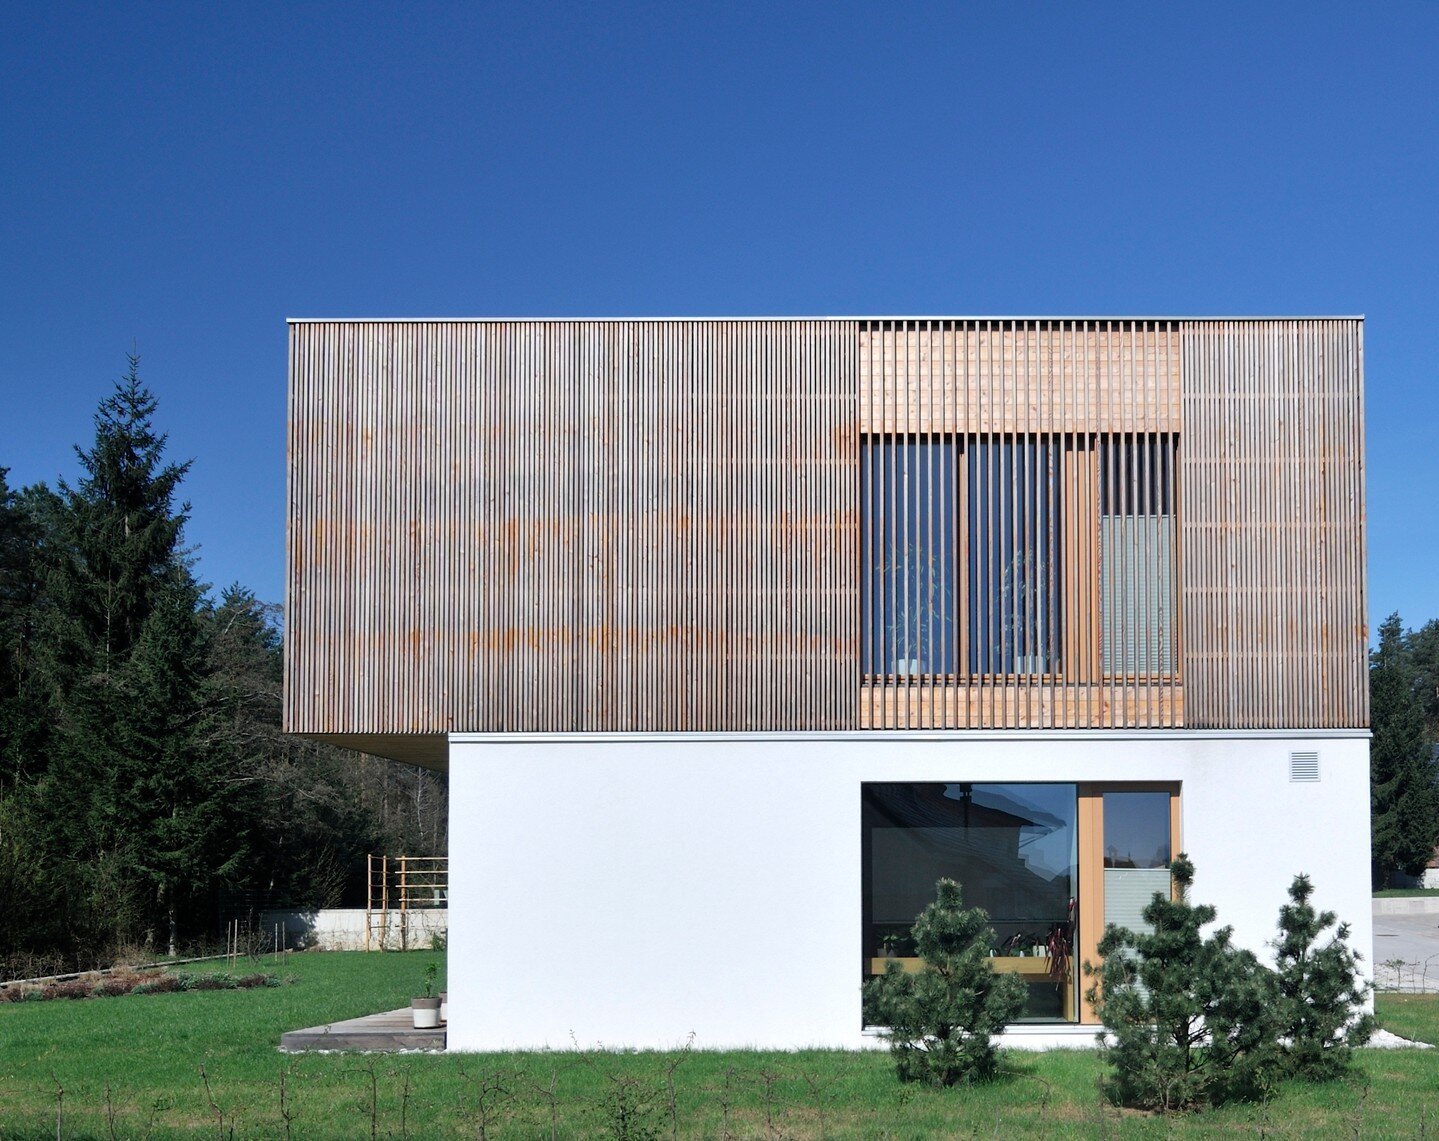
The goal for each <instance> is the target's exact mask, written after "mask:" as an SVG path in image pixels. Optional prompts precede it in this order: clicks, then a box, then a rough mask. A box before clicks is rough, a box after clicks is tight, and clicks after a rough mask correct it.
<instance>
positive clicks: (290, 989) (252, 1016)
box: [0, 952, 1439, 1141]
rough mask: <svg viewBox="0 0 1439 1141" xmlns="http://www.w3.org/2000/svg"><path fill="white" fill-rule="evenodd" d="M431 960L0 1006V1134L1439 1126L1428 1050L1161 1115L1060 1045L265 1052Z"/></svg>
mask: <svg viewBox="0 0 1439 1141" xmlns="http://www.w3.org/2000/svg"><path fill="white" fill-rule="evenodd" d="M434 958H436V956H435V955H433V954H431V953H428V952H411V953H409V954H385V955H379V954H372V955H365V954H360V953H355V954H323V955H320V954H307V955H299V956H294V957H292V958H291V959H289V960H288V961H286V962H285V963H284V964H282V965H281V966H280V967H279V969H278V973H280V974H282V975H293V976H295V979H296V982H295V983H294V984H293V985H290V986H285V987H281V988H278V989H260V990H254V991H205V992H195V993H188V994H170V995H145V996H136V997H126V998H112V999H86V1000H81V1001H58V1002H48V1003H23V1004H5V1005H0V1138H4V1139H7V1141H18V1139H26V1138H42V1137H43V1138H53V1137H55V1136H57V1128H56V1122H57V1113H58V1117H59V1124H60V1129H59V1135H60V1136H62V1137H64V1138H67V1139H70V1141H80V1139H86V1138H97V1139H98V1138H110V1137H116V1138H130V1137H140V1138H146V1137H150V1138H156V1139H157V1141H163V1139H167V1138H178V1137H213V1138H227V1137H231V1136H234V1137H237V1138H276V1137H279V1138H283V1137H287V1136H289V1137H294V1138H306V1139H308V1138H351V1137H367V1136H371V1135H374V1136H386V1137H395V1138H406V1137H411V1138H416V1139H419V1138H446V1137H481V1136H483V1137H489V1138H511V1137H514V1138H548V1137H551V1136H552V1135H553V1136H557V1137H566V1138H593V1137H623V1136H629V1137H633V1138H640V1137H661V1138H669V1137H682V1138H716V1139H718V1138H723V1137H732V1138H737V1139H738V1138H746V1139H747V1138H775V1139H778V1138H781V1137H784V1138H795V1139H799V1138H833V1139H835V1141H841V1139H854V1141H859V1139H865V1141H870V1139H879V1138H892V1139H895V1141H900V1139H904V1141H909V1139H922V1138H940V1137H945V1138H948V1137H956V1136H964V1137H969V1136H975V1135H980V1136H985V1137H989V1136H1001V1137H1055V1138H1060V1137H1065V1138H1068V1137H1071V1136H1074V1137H1085V1138H1100V1137H1106V1138H1107V1137H1135V1138H1141V1137H1168V1136H1170V1135H1172V1134H1175V1133H1182V1134H1194V1135H1205V1136H1210V1135H1219V1134H1225V1135H1228V1134H1243V1135H1253V1136H1265V1137H1273V1138H1290V1137H1293V1138H1299V1137H1314V1136H1321V1137H1322V1136H1341V1135H1342V1136H1359V1135H1362V1136H1364V1137H1418V1136H1420V1135H1421V1123H1422V1125H1423V1128H1424V1129H1425V1130H1426V1131H1427V1132H1429V1133H1433V1132H1434V1131H1435V1129H1436V1126H1439V1121H1435V1120H1432V1119H1434V1118H1436V1117H1439V1083H1436V1081H1435V1079H1434V1075H1435V1073H1436V1071H1439V1056H1436V1055H1435V1054H1432V1053H1430V1052H1427V1051H1419V1050H1370V1051H1364V1052H1363V1054H1362V1056H1361V1060H1360V1067H1359V1070H1358V1072H1357V1073H1356V1074H1355V1075H1354V1076H1353V1077H1351V1078H1349V1079H1347V1080H1345V1081H1341V1082H1336V1083H1333V1084H1330V1085H1326V1086H1301V1085H1291V1086H1288V1087H1286V1088H1284V1089H1282V1090H1281V1091H1279V1093H1278V1094H1277V1096H1276V1097H1275V1098H1274V1099H1273V1100H1272V1101H1271V1102H1270V1103H1268V1104H1267V1105H1263V1106H1257V1105H1246V1106H1234V1107H1228V1108H1225V1109H1222V1110H1216V1111H1213V1112H1210V1113H1206V1114H1203V1115H1196V1116H1192V1117H1182V1118H1176V1119H1171V1120H1166V1119H1161V1118H1156V1117H1151V1116H1146V1115H1142V1114H1132V1113H1125V1112H1121V1111H1118V1110H1116V1109H1114V1108H1113V1107H1111V1106H1108V1105H1106V1104H1105V1103H1104V1102H1103V1101H1102V1099H1101V1098H1100V1097H1099V1095H1098V1093H1097V1090H1096V1081H1097V1079H1098V1078H1099V1076H1100V1073H1101V1066H1100V1063H1099V1060H1098V1059H1097V1058H1096V1057H1095V1056H1094V1055H1093V1054H1092V1053H1090V1052H1088V1051H1079V1050H1073V1051H1065V1050H1056V1051H1051V1052H1049V1053H1044V1054H1010V1055H1008V1056H1007V1060H1006V1067H1005V1072H1004V1075H1003V1077H1002V1078H1001V1080H999V1081H997V1082H995V1083H993V1084H991V1085H987V1086H983V1087H980V1088H977V1089H973V1090H964V1091H958V1090H956V1091H948V1092H943V1091H934V1090H928V1089H918V1088H915V1087H912V1086H901V1085H900V1084H899V1083H898V1082H896V1081H895V1079H894V1077H893V1071H892V1069H891V1066H890V1062H889V1059H888V1057H887V1056H886V1055H885V1054H883V1053H881V1052H865V1053H844V1052H839V1051H804V1052H798V1053H772V1052H725V1053H710V1052H704V1051H693V1052H674V1053H668V1054H656V1053H639V1054H634V1053H607V1052H603V1051H597V1050H592V1051H556V1052H535V1053H525V1054H485V1055H451V1056H443V1055H342V1054H327V1055H322V1054H308V1055H283V1054H279V1053H278V1052H277V1051H276V1049H275V1047H276V1044H277V1042H278V1040H279V1036H280V1033H281V1032H282V1031H284V1030H291V1029H295V1028H297V1027H301V1026H309V1025H315V1024H317V1023H321V1022H328V1021H334V1020H336V1019H340V1018H347V1017H352V1016H355V1015H359V1014H365V1013H370V1012H373V1011H376V1010H380V1009H386V1008H393V1007H396V1006H402V1005H404V1004H405V1003H406V1002H407V1001H408V999H409V997H410V995H411V994H412V993H413V992H414V991H415V990H416V989H417V988H418V987H419V986H420V985H421V983H422V980H423V971H424V966H425V964H426V963H427V962H429V961H431V960H432V959H434ZM242 966H243V964H242ZM215 969H220V965H218V964H217V965H216V968H215ZM257 969H260V970H270V969H274V968H273V967H271V966H270V965H269V964H268V963H266V964H262V965H260V966H259V967H258V968H257ZM1379 1013H1380V1017H1381V1020H1382V1021H1383V1022H1384V1024H1385V1025H1386V1026H1388V1027H1390V1028H1391V1029H1393V1030H1394V1031H1395V1032H1396V1033H1399V1034H1402V1035H1404V1036H1406V1037H1414V1038H1420V1039H1423V1040H1425V1041H1430V1042H1439V996H1424V995H1382V996H1380V999H1379ZM202 1069H203V1075H204V1076H203V1077H202V1073H201V1071H202ZM206 1081H208V1083H209V1090H208V1093H207V1090H206ZM282 1088H283V1093H284V1103H283V1106H282V1102H281V1091H282ZM60 1090H63V1095H61V1094H60V1093H59V1092H57V1091H60ZM107 1096H108V1101H109V1109H108V1110H107V1107H106V1105H107ZM286 1114H288V1115H289V1121H288V1123H287V1121H286ZM112 1125H113V1128H112ZM623 1130H627V1131H628V1132H627V1133H626V1132H624V1131H623Z"/></svg>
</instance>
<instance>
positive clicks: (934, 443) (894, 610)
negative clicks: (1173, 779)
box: [859, 321, 1183, 728]
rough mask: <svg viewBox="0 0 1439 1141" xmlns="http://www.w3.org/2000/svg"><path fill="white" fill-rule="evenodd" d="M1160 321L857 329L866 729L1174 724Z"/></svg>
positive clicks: (1163, 328)
mask: <svg viewBox="0 0 1439 1141" xmlns="http://www.w3.org/2000/svg"><path fill="white" fill-rule="evenodd" d="M1177 350H1178V339H1177V334H1176V330H1175V328H1174V325H1173V323H1170V322H938V321H935V322H876V323H871V324H870V325H868V326H867V327H866V328H865V329H864V330H863V332H862V334H861V344H860V365H861V389H860V414H861V424H862V426H863V427H865V428H866V429H867V431H866V432H865V435H864V436H863V439H862V444H861V469H860V473H859V476H860V484H861V487H860V506H861V527H860V552H861V585H860V609H861V619H860V628H861V671H860V672H861V679H862V687H861V694H860V719H861V724H862V725H865V726H867V727H871V728H929V727H933V728H1018V727H1061V728H1063V727H1113V726H1156V727H1163V726H1177V725H1181V724H1183V691H1182V688H1181V685H1180V678H1179V674H1178V670H1177V668H1176V661H1175V658H1176V648H1177V646H1178V641H1179V640H1178V621H1179V595H1178V584H1177V581H1176V577H1175V574H1174V568H1175V565H1176V562H1177V555H1176V546H1175V544H1176V541H1177V539H1176V534H1177V531H1176V521H1175V514H1174V512H1175V506H1174V503H1175V500H1174V486H1175V481H1176V477H1177V476H1176V465H1175V455H1176V449H1177V448H1178V446H1179V443H1178V441H1179V432H1178V430H1179V426H1180V425H1179V415H1178V401H1179V383H1178V351H1177Z"/></svg>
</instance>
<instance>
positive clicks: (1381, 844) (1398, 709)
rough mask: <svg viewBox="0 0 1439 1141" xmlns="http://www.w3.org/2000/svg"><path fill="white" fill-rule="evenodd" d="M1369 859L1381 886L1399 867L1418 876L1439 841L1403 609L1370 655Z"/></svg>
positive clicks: (1438, 791) (1436, 798)
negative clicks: (1370, 820)
mask: <svg viewBox="0 0 1439 1141" xmlns="http://www.w3.org/2000/svg"><path fill="white" fill-rule="evenodd" d="M1369 706H1370V720H1371V723H1372V726H1373V731H1374V739H1373V742H1372V744H1371V745H1370V752H1369V757H1370V790H1369V791H1370V801H1371V813H1372V820H1373V836H1372V864H1373V880H1374V886H1375V887H1376V888H1378V887H1383V886H1384V885H1385V884H1386V883H1387V882H1388V880H1389V877H1390V875H1392V874H1393V873H1394V872H1395V871H1402V872H1405V873H1407V874H1409V875H1418V874H1419V873H1420V872H1422V871H1423V869H1424V865H1425V864H1426V863H1427V862H1428V860H1429V858H1430V856H1432V855H1433V854H1434V845H1435V843H1436V841H1439V788H1436V783H1435V766H1434V755H1433V744H1432V742H1431V741H1430V739H1429V737H1428V734H1427V733H1426V731H1425V725H1424V701H1423V695H1422V694H1421V692H1420V689H1419V677H1418V673H1417V671H1416V669H1415V667H1414V662H1413V655H1412V652H1411V649H1410V646H1409V644H1408V639H1407V638H1406V637H1405V634H1404V627H1403V624H1402V623H1401V622H1400V620H1399V615H1398V614H1391V615H1390V616H1389V617H1388V618H1386V619H1385V620H1384V623H1383V625H1381V626H1380V627H1379V646H1378V648H1377V649H1376V650H1375V651H1374V652H1373V653H1372V654H1371V655H1370V659H1369Z"/></svg>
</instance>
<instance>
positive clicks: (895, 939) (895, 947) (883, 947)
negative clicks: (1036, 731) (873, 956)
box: [879, 931, 904, 959]
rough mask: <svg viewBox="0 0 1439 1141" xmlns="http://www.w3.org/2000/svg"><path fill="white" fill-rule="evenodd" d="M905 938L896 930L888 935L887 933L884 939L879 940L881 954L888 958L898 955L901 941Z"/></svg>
mask: <svg viewBox="0 0 1439 1141" xmlns="http://www.w3.org/2000/svg"><path fill="white" fill-rule="evenodd" d="M903 938H904V936H903V935H898V934H896V933H895V932H893V931H891V932H890V933H889V934H888V935H886V936H885V937H884V938H883V939H881V940H880V941H879V952H880V954H881V955H883V956H884V957H885V958H886V959H893V958H896V957H898V955H899V942H900V940H901V939H903Z"/></svg>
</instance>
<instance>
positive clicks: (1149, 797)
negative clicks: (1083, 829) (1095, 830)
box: [1104, 792, 1171, 868]
mask: <svg viewBox="0 0 1439 1141" xmlns="http://www.w3.org/2000/svg"><path fill="white" fill-rule="evenodd" d="M1170 855H1171V853H1170V851H1169V793H1167V792H1106V793H1105V794H1104V866H1105V867H1106V868H1167V867H1169V860H1170Z"/></svg>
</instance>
